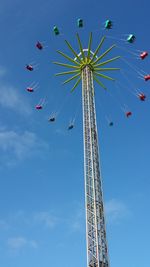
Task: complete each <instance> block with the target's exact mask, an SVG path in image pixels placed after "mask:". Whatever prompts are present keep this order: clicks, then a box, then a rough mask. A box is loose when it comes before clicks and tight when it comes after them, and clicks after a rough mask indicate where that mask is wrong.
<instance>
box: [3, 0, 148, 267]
mask: <svg viewBox="0 0 150 267" xmlns="http://www.w3.org/2000/svg"><path fill="white" fill-rule="evenodd" d="M149 8H150V6H149V3H148V1H146V0H144V1H136V2H135V1H133V2H131V1H129V0H127V1H126V2H125V1H124V2H122V3H121V2H120V1H118V0H114V1H101V2H100V1H96V0H93V1H89V0H87V1H78V0H77V1H67V0H62V1H60V0H55V1H51V0H49V1H46V0H45V1H39V0H37V1H34V0H30V1H28V0H27V1H19V0H14V1H10V0H5V1H4V0H1V1H0V33H1V35H0V48H1V49H0V266H3V267H20V266H21V267H27V266H28V267H31V266H32V267H34V266H36V267H40V266H45V267H48V266H55V267H58V266H60V265H61V266H64V267H70V266H72V267H75V266H86V244H85V214H84V179H83V138H82V135H83V134H82V109H81V86H79V87H78V88H77V89H76V90H75V92H74V93H73V94H70V86H71V85H69V84H68V85H66V86H62V81H63V78H62V79H61V78H57V77H55V76H54V74H55V73H57V72H60V71H61V68H59V67H58V66H55V65H53V64H52V61H55V60H57V61H62V60H63V59H62V58H61V57H60V56H59V55H57V53H56V50H57V49H60V50H62V51H65V52H67V48H66V46H65V42H64V40H65V39H67V40H69V41H70V43H71V44H72V45H73V47H74V48H75V49H77V41H76V38H75V33H76V32H79V34H80V36H81V39H82V42H83V44H84V46H85V47H86V44H87V42H88V36H89V33H90V31H92V32H93V39H94V40H93V47H92V48H93V50H94V49H96V46H97V45H98V42H99V41H100V38H101V36H102V35H103V34H105V31H104V30H103V23H104V21H105V20H106V19H108V18H109V19H111V20H112V21H113V22H114V26H113V29H112V30H111V31H109V32H106V35H111V36H113V37H115V38H124V34H128V33H134V34H135V35H136V42H135V44H132V45H129V44H126V43H125V42H121V41H119V40H117V44H119V46H121V47H125V48H126V49H127V50H128V49H129V50H132V51H135V49H139V50H147V51H149V42H150V40H149V35H148V29H149V26H150V24H149ZM79 17H81V18H83V20H84V28H83V29H78V28H77V22H76V21H77V19H78V18H79ZM54 25H58V27H59V29H60V32H61V35H59V36H57V37H56V36H54V34H53V32H52V28H53V26H54ZM107 39H108V40H106V43H105V45H104V48H103V49H107V48H108V47H109V46H110V45H111V44H113V43H114V42H115V39H111V38H109V37H108V38H107ZM38 40H39V41H43V42H44V44H45V49H44V50H43V51H38V50H37V49H36V48H35V44H36V42H37V41H38ZM114 55H123V56H124V57H125V58H126V59H127V60H128V62H129V63H130V64H133V66H136V67H138V69H140V70H141V69H142V70H144V71H145V72H146V73H150V67H149V66H150V59H149V57H148V58H146V59H145V60H143V61H140V60H137V59H135V58H134V57H133V56H132V55H131V54H130V53H128V52H124V51H123V50H120V49H119V48H115V49H114V51H113V52H112V53H111V56H114ZM30 62H35V64H37V65H38V66H37V69H36V70H35V71H33V72H32V73H30V72H27V71H26V69H25V65H26V64H27V63H30ZM112 65H113V66H115V67H118V66H119V67H121V69H122V70H123V71H124V73H125V75H127V76H126V77H127V78H128V79H129V80H130V82H127V80H126V78H125V77H124V76H123V75H122V74H121V73H120V72H118V73H116V74H114V77H116V78H117V80H118V81H119V82H120V84H121V86H119V87H117V86H114V83H113V82H111V81H109V82H106V83H105V84H106V85H107V87H108V89H109V90H108V91H107V92H105V91H104V90H103V89H101V88H100V87H99V86H97V85H96V84H95V96H96V107H97V124H98V132H99V141H100V151H101V167H102V175H103V189H104V199H105V210H106V221H107V238H108V244H109V255H110V263H111V267H120V266H122V267H125V266H129V267H135V266H136V267H140V266H148V261H149V247H150V246H149V240H150V231H149V224H150V214H149V206H150V197H149V196H150V187H149V185H150V182H149V181H150V172H149V151H150V145H149V135H150V120H149V117H150V100H149V99H150V91H149V90H150V85H149V81H148V82H145V81H144V80H142V79H139V77H138V74H137V72H135V71H133V69H132V68H130V67H129V66H128V65H127V64H126V63H124V62H123V61H121V60H120V61H116V62H114V63H113V64H112ZM34 81H35V82H38V83H39V88H38V89H37V91H36V92H35V93H33V94H29V93H28V92H27V91H26V87H27V86H29V85H30V84H31V83H32V82H34ZM136 88H138V89H141V90H142V91H143V92H144V93H145V94H146V96H147V98H146V101H145V102H140V100H139V99H138V98H137V97H136V96H135V95H134V94H133V93H135V89H136ZM41 98H42V99H43V98H45V99H46V102H47V103H46V105H45V107H44V109H43V110H42V111H37V110H35V105H36V104H37V103H38V102H39V100H40V99H41ZM124 104H126V105H127V106H128V109H130V110H131V111H132V112H133V116H132V117H130V118H129V119H127V118H126V117H125V114H124V112H123V111H122V107H123V105H124ZM52 112H58V116H57V119H56V123H54V124H53V125H52V124H49V123H48V117H49V116H50V114H51V113H52ZM106 116H107V117H109V118H110V119H111V120H113V122H114V126H113V127H109V126H108V123H107V120H106ZM74 118H76V120H75V128H74V129H73V130H72V131H70V132H69V131H67V127H68V124H69V121H70V120H71V119H74Z"/></svg>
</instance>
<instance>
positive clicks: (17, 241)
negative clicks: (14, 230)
mask: <svg viewBox="0 0 150 267" xmlns="http://www.w3.org/2000/svg"><path fill="white" fill-rule="evenodd" d="M7 245H8V248H9V249H10V250H13V251H15V252H16V251H20V250H22V249H24V248H37V247H38V243H37V242H36V241H35V240H30V239H27V238H25V237H22V236H19V237H12V238H9V239H8V240H7Z"/></svg>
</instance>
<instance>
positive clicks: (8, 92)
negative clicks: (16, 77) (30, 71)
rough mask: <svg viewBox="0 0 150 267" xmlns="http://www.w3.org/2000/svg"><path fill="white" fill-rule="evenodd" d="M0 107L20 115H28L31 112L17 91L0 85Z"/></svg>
mask: <svg viewBox="0 0 150 267" xmlns="http://www.w3.org/2000/svg"><path fill="white" fill-rule="evenodd" d="M0 105H1V106H2V107H4V108H9V109H11V110H14V111H16V112H19V113H21V114H22V115H30V114H31V112H32V110H31V107H30V106H29V104H28V102H27V101H26V99H25V97H23V96H22V95H21V94H20V93H19V91H18V90H16V89H15V88H13V87H11V86H6V85H3V84H2V85H1V86H0Z"/></svg>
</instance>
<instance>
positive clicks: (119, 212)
mask: <svg viewBox="0 0 150 267" xmlns="http://www.w3.org/2000/svg"><path fill="white" fill-rule="evenodd" d="M105 212H106V221H107V222H108V223H118V222H119V221H120V220H121V219H123V218H125V217H126V216H128V215H129V213H130V212H129V210H128V208H127V206H126V205H125V204H124V203H123V202H121V201H119V200H116V199H111V200H109V201H107V202H106V204H105Z"/></svg>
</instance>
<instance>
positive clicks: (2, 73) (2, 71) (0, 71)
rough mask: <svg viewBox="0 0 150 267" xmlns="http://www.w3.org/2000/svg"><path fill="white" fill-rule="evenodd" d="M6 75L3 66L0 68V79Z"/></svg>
mask: <svg viewBox="0 0 150 267" xmlns="http://www.w3.org/2000/svg"><path fill="white" fill-rule="evenodd" d="M5 74H6V69H5V68H4V67H3V66H0V78H1V77H3V76H5Z"/></svg>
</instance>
